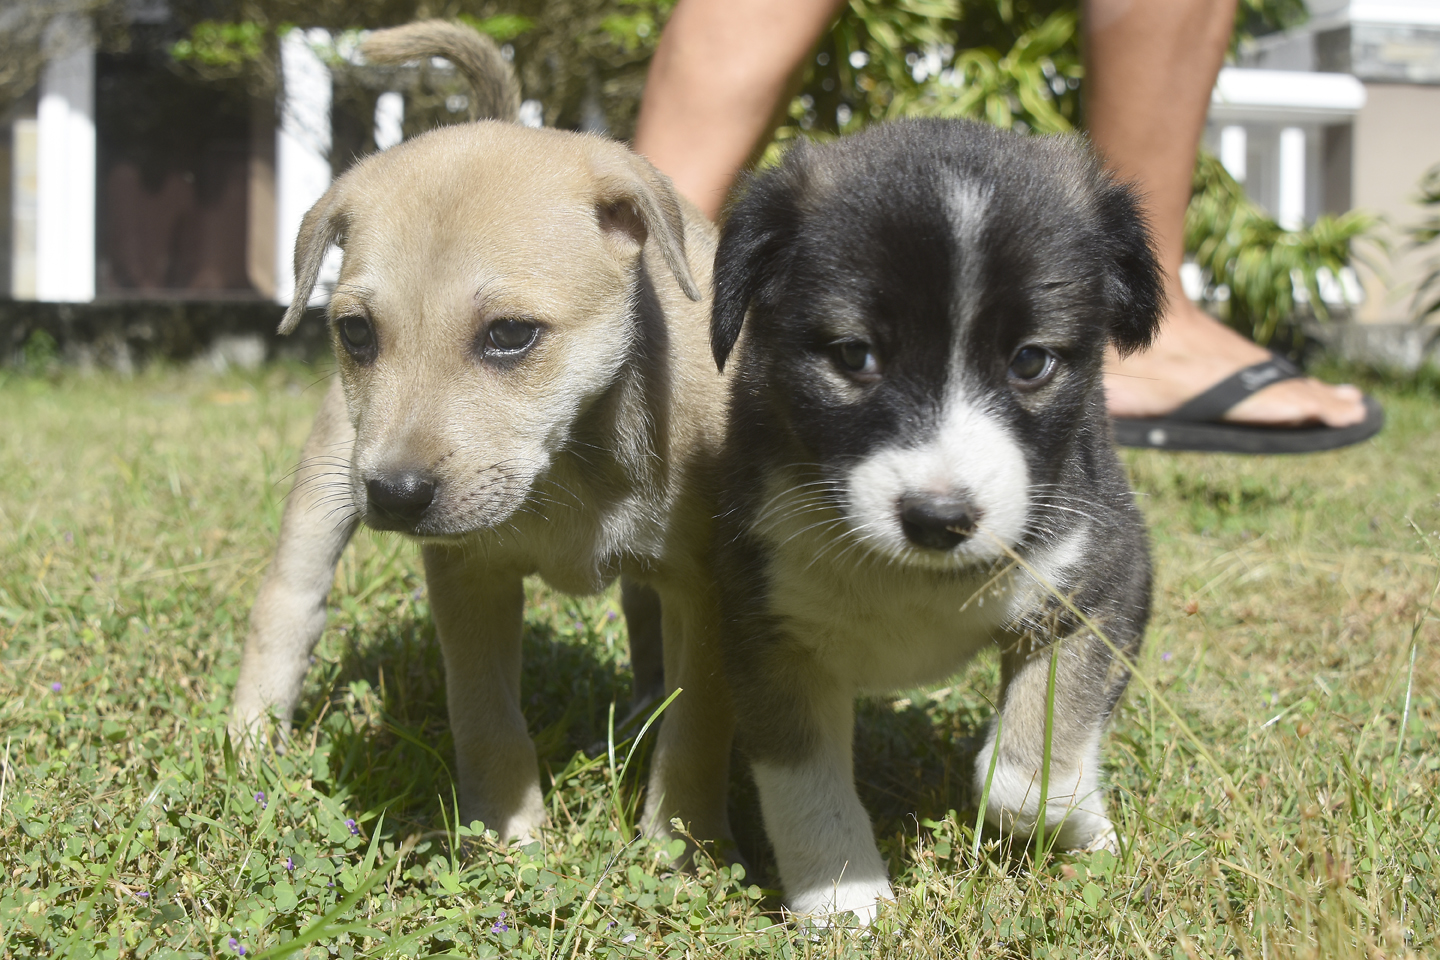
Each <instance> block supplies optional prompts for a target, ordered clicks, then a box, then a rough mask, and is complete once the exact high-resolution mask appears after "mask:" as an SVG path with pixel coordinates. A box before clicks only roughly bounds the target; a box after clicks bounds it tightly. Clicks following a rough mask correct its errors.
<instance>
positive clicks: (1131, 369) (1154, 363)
mask: <svg viewBox="0 0 1440 960" xmlns="http://www.w3.org/2000/svg"><path fill="white" fill-rule="evenodd" d="M1177 301H1178V303H1177ZM1171 302H1172V303H1173V304H1176V307H1177V309H1172V310H1171V312H1170V316H1168V317H1167V318H1166V320H1165V322H1164V324H1163V325H1162V326H1161V328H1160V335H1159V336H1158V337H1157V338H1156V340H1155V343H1154V344H1152V345H1151V347H1150V349H1148V350H1145V351H1142V352H1140V353H1136V354H1133V355H1131V356H1129V357H1126V358H1125V359H1123V360H1122V359H1120V358H1119V357H1118V356H1116V355H1115V354H1114V353H1112V354H1111V355H1110V356H1109V358H1108V359H1107V361H1106V365H1105V399H1106V403H1107V405H1108V406H1109V408H1110V415H1111V416H1112V417H1115V418H1118V419H1139V418H1144V417H1163V416H1166V415H1168V414H1170V413H1173V412H1174V411H1175V410H1176V409H1177V408H1179V407H1180V406H1181V405H1182V404H1183V403H1185V402H1186V401H1187V400H1190V399H1191V398H1193V397H1195V396H1197V395H1198V394H1200V393H1202V392H1203V391H1205V390H1207V389H1208V388H1209V387H1210V386H1212V385H1213V384H1216V383H1218V382H1220V381H1221V380H1223V379H1225V378H1226V377H1229V376H1231V375H1232V374H1234V373H1236V372H1237V371H1239V370H1241V369H1243V368H1245V367H1248V366H1251V365H1252V364H1256V363H1260V362H1261V361H1264V360H1266V359H1268V358H1269V357H1270V352H1269V351H1268V350H1266V349H1265V348H1264V347H1261V346H1258V345H1256V344H1255V343H1252V342H1251V341H1249V340H1247V339H1245V338H1244V337H1242V336H1241V335H1240V334H1238V333H1236V332H1235V331H1234V330H1231V329H1230V328H1229V327H1227V326H1225V325H1224V324H1222V323H1220V322H1219V321H1218V320H1216V319H1214V318H1213V317H1211V316H1209V315H1208V314H1206V313H1204V312H1203V311H1201V310H1200V308H1198V307H1196V306H1195V305H1194V304H1193V303H1191V302H1190V301H1189V300H1188V299H1184V298H1182V297H1174V298H1172V300H1171ZM1363 396H1364V395H1363V394H1362V393H1361V392H1360V391H1359V390H1358V389H1357V388H1355V387H1353V386H1351V385H1349V384H1341V385H1339V386H1332V385H1330V384H1327V383H1322V382H1320V381H1319V380H1315V379H1313V378H1310V377H1303V378H1297V379H1293V380H1284V381H1281V382H1279V383H1276V384H1273V385H1271V386H1269V387H1265V388H1264V389H1262V390H1260V391H1259V392H1257V393H1255V394H1253V395H1251V396H1249V397H1246V398H1245V399H1244V400H1242V401H1240V402H1239V403H1237V404H1236V405H1235V406H1234V407H1231V408H1230V410H1228V411H1227V412H1226V413H1225V414H1224V416H1223V419H1224V420H1225V421H1227V422H1230V423H1243V424H1249V425H1254V426H1275V427H1293V426H1300V425H1303V424H1319V425H1323V426H1327V427H1348V426H1351V425H1353V424H1357V423H1359V422H1361V421H1362V420H1364V419H1365V416H1366V411H1365V405H1364V401H1363Z"/></svg>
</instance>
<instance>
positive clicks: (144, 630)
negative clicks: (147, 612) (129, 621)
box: [140, 623, 150, 633]
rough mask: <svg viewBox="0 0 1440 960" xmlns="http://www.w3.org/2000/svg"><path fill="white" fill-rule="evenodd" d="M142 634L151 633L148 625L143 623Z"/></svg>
mask: <svg viewBox="0 0 1440 960" xmlns="http://www.w3.org/2000/svg"><path fill="white" fill-rule="evenodd" d="M140 632H141V633H149V632H150V628H149V626H147V625H146V624H143V623H142V624H140Z"/></svg>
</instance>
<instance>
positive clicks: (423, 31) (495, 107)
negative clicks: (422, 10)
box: [360, 20, 520, 123]
mask: <svg viewBox="0 0 1440 960" xmlns="http://www.w3.org/2000/svg"><path fill="white" fill-rule="evenodd" d="M360 52H361V53H363V54H364V55H365V59H366V60H368V61H370V62H371V63H378V64H384V65H399V64H403V63H409V62H410V61H413V60H424V59H426V58H427V57H444V58H445V59H446V60H449V61H450V62H451V63H453V64H455V68H456V69H457V70H459V71H460V72H461V73H462V74H464V76H465V79H466V81H467V82H468V83H469V84H470V91H471V97H470V119H472V120H504V121H506V122H510V123H513V122H514V121H515V118H516V117H517V116H519V114H520V85H519V84H518V83H517V82H516V80H515V71H514V70H513V69H512V68H511V66H510V64H509V63H508V62H507V61H506V60H505V58H504V57H503V56H501V55H500V48H499V47H497V46H495V41H493V40H491V39H490V38H489V37H487V36H485V35H484V34H483V33H481V32H480V31H478V30H473V29H471V28H470V27H464V26H461V25H459V24H457V23H450V22H448V21H445V20H420V21H417V22H416V23H408V24H406V25H405V26H403V27H392V28H390V29H389V30H377V31H376V32H374V33H372V34H370V36H368V37H367V38H366V39H365V42H364V43H363V44H361V45H360Z"/></svg>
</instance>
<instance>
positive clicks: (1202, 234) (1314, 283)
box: [1185, 152, 1376, 344]
mask: <svg viewBox="0 0 1440 960" xmlns="http://www.w3.org/2000/svg"><path fill="white" fill-rule="evenodd" d="M1375 223H1376V219H1375V217H1373V216H1372V215H1370V214H1368V213H1365V212H1363V211H1359V210H1352V211H1350V212H1349V213H1345V214H1341V215H1340V216H1330V215H1323V216H1321V217H1318V218H1317V219H1316V220H1315V222H1314V223H1313V224H1311V225H1309V226H1307V227H1302V228H1300V229H1298V230H1287V229H1285V228H1284V227H1282V226H1281V225H1280V224H1279V223H1278V222H1276V220H1275V218H1273V217H1271V216H1270V215H1269V214H1268V213H1266V212H1265V211H1264V210H1263V209H1261V208H1260V207H1259V206H1258V205H1257V204H1256V203H1255V202H1254V201H1253V200H1251V199H1250V198H1249V197H1248V196H1246V194H1245V188H1244V187H1242V186H1241V185H1240V184H1239V183H1237V182H1236V181H1235V178H1234V177H1232V176H1230V174H1229V173H1228V172H1227V171H1226V170H1225V168H1224V166H1222V165H1221V163H1220V161H1219V160H1218V159H1216V158H1215V157H1214V156H1212V155H1210V154H1208V153H1204V152H1202V153H1201V155H1200V157H1199V158H1198V160H1197V161H1196V164H1195V176H1194V182H1193V193H1192V195H1191V200H1190V206H1189V208H1188V209H1187V210H1186V211H1185V249H1186V250H1187V251H1188V252H1190V254H1191V255H1192V256H1193V257H1194V258H1195V262H1196V263H1197V264H1199V266H1200V268H1201V269H1202V270H1203V271H1204V274H1205V279H1206V288H1207V293H1208V294H1209V296H1208V297H1207V299H1209V300H1210V301H1211V304H1212V306H1214V307H1217V308H1218V312H1223V313H1224V314H1225V319H1226V320H1227V321H1228V322H1229V324H1230V325H1231V326H1232V327H1234V328H1235V329H1237V330H1239V331H1240V332H1241V333H1244V334H1246V335H1247V336H1249V337H1251V338H1252V339H1254V340H1255V342H1257V343H1260V344H1268V343H1270V342H1272V341H1274V340H1275V339H1276V338H1277V336H1280V337H1282V338H1283V337H1285V336H1289V337H1293V336H1295V335H1296V334H1297V333H1298V330H1297V328H1296V326H1295V317H1296V314H1297V304H1296V299H1297V298H1296V295H1295V294H1296V290H1297V288H1298V289H1302V290H1304V291H1305V292H1306V294H1307V296H1306V297H1305V300H1306V302H1307V304H1308V306H1309V308H1310V310H1312V311H1313V312H1314V314H1315V317H1316V318H1317V319H1319V320H1326V319H1328V318H1329V310H1328V308H1327V306H1326V304H1325V300H1324V298H1323V297H1322V296H1321V280H1320V277H1321V275H1322V271H1328V272H1329V273H1330V274H1331V276H1335V277H1338V276H1339V275H1340V271H1341V270H1342V269H1344V268H1345V267H1346V266H1347V265H1348V264H1349V262H1350V259H1351V249H1350V245H1351V242H1352V241H1353V240H1355V239H1356V238H1358V237H1361V236H1364V235H1366V234H1367V233H1369V232H1370V231H1371V230H1372V229H1373V227H1374V226H1375ZM1222 289H1223V290H1224V291H1226V292H1227V293H1228V299H1223V300H1222V299H1220V297H1219V296H1217V294H1218V293H1219V292H1220V291H1221V290H1222Z"/></svg>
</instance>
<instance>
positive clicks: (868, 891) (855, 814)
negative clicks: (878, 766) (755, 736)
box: [753, 757, 894, 924]
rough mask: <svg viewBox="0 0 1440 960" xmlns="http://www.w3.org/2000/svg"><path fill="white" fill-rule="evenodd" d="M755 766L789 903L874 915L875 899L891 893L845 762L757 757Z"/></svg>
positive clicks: (810, 909)
mask: <svg viewBox="0 0 1440 960" xmlns="http://www.w3.org/2000/svg"><path fill="white" fill-rule="evenodd" d="M753 770H754V774H755V784H756V786H757V787H758V788H759V792H760V809H761V811H762V813H763V814H764V817H765V832H766V833H767V834H768V835H769V836H770V838H771V840H772V842H773V843H774V845H775V859H776V861H777V862H778V864H779V866H780V877H781V880H782V881H783V882H784V885H785V892H786V902H787V905H788V906H789V907H790V909H791V910H792V911H794V912H795V913H799V914H815V915H824V914H834V913H845V912H847V911H848V912H851V913H854V914H855V916H856V917H857V918H858V919H859V920H860V922H861V923H862V924H868V923H870V922H871V921H872V920H874V919H875V914H876V911H877V910H878V908H879V901H881V900H889V899H892V898H893V896H894V894H893V893H892V892H891V890H890V880H889V877H888V876H887V874H886V870H885V863H884V862H883V861H882V860H881V859H880V851H879V850H877V849H876V848H875V832H874V829H873V828H872V827H871V826H870V818H869V816H867V815H866V813H865V808H864V807H862V806H861V805H860V800H859V798H858V797H856V796H855V787H854V783H853V782H852V774H851V772H850V770H849V766H848V764H845V763H843V762H838V763H837V762H835V759H832V758H825V757H815V758H812V759H810V760H808V761H807V762H805V763H803V764H800V765H796V766H782V765H779V764H769V763H756V764H754V767H753Z"/></svg>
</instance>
